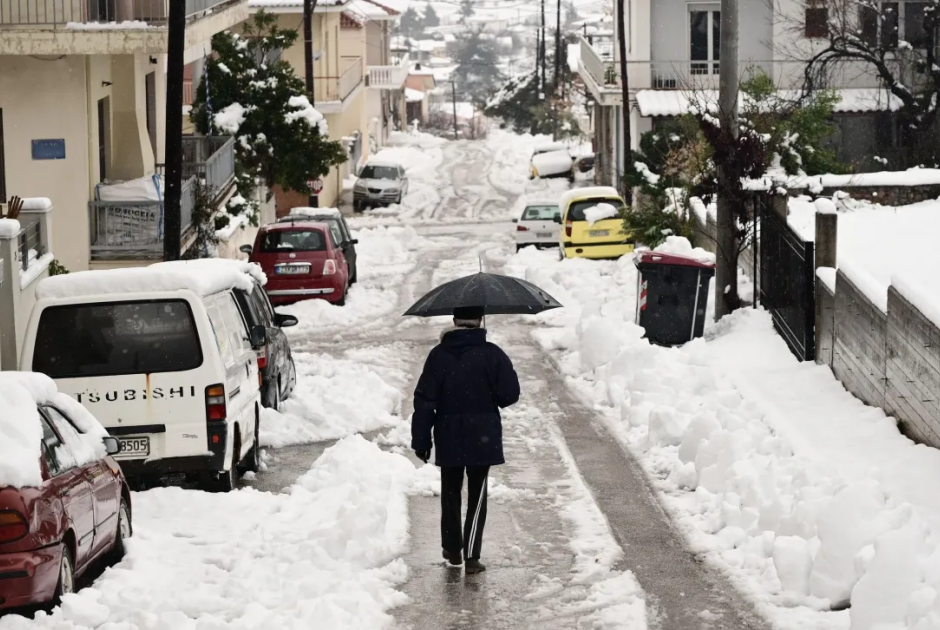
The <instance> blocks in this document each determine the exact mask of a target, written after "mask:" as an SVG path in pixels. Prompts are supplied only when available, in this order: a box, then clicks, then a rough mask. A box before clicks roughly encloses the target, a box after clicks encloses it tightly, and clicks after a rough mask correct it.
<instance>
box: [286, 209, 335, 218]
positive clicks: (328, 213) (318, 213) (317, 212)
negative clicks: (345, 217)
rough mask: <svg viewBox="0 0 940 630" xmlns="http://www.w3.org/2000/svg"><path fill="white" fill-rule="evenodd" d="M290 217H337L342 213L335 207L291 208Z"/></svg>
mask: <svg viewBox="0 0 940 630" xmlns="http://www.w3.org/2000/svg"><path fill="white" fill-rule="evenodd" d="M288 216H291V217H339V216H342V213H340V211H339V210H338V209H337V208H291V209H290V213H289V214H288Z"/></svg>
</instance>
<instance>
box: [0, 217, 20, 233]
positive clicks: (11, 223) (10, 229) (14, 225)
mask: <svg viewBox="0 0 940 630" xmlns="http://www.w3.org/2000/svg"><path fill="white" fill-rule="evenodd" d="M19 233H20V222H19V221H17V220H16V219H0V238H13V237H15V236H16V235H17V234H19Z"/></svg>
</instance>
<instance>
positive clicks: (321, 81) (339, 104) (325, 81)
mask: <svg viewBox="0 0 940 630" xmlns="http://www.w3.org/2000/svg"><path fill="white" fill-rule="evenodd" d="M340 61H341V66H340V67H341V68H342V71H341V72H340V75H339V76H317V77H314V78H313V95H314V99H315V100H316V104H315V105H316V108H317V109H318V110H320V112H321V113H324V114H338V113H339V112H342V111H343V110H344V109H346V106H347V104H348V101H349V100H350V97H351V96H353V93H354V92H356V90H358V89H360V88H361V86H362V77H363V72H362V57H343V58H342V59H341V60H340Z"/></svg>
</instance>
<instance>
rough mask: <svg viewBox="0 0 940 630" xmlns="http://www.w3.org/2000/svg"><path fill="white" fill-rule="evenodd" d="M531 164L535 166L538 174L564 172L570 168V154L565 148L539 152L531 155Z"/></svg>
mask: <svg viewBox="0 0 940 630" xmlns="http://www.w3.org/2000/svg"><path fill="white" fill-rule="evenodd" d="M532 166H534V167H535V170H537V171H538V174H539V175H540V176H544V175H557V174H559V173H565V172H567V171H570V170H571V166H572V161H571V154H570V153H568V151H567V149H565V150H562V151H550V152H548V153H539V154H538V155H533V156H532Z"/></svg>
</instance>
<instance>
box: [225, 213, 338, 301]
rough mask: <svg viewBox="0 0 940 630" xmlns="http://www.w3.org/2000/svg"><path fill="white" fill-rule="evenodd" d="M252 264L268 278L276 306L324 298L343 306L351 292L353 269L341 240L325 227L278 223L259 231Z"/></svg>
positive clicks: (248, 251) (266, 289) (248, 250)
mask: <svg viewBox="0 0 940 630" xmlns="http://www.w3.org/2000/svg"><path fill="white" fill-rule="evenodd" d="M242 251H245V252H246V253H248V254H249V258H248V260H249V261H251V262H253V263H258V264H259V265H261V268H262V269H263V270H264V273H265V274H266V275H267V276H268V283H267V284H266V285H264V290H265V291H266V292H267V294H268V297H269V298H270V299H271V303H272V304H292V303H294V302H298V301H300V300H307V299H310V298H321V299H324V300H326V301H327V302H331V303H333V304H337V305H339V306H342V305H344V304H345V303H346V292H347V291H348V290H349V265H348V264H347V261H346V256H345V255H344V254H343V249H342V242H341V240H340V236H339V235H338V233H337V232H336V231H335V230H331V229H330V226H328V225H326V224H325V223H315V222H312V221H297V222H291V223H275V224H273V225H266V226H264V227H262V228H261V229H260V230H258V236H257V237H256V238H255V244H254V247H252V248H251V249H248V248H243V250H242Z"/></svg>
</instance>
